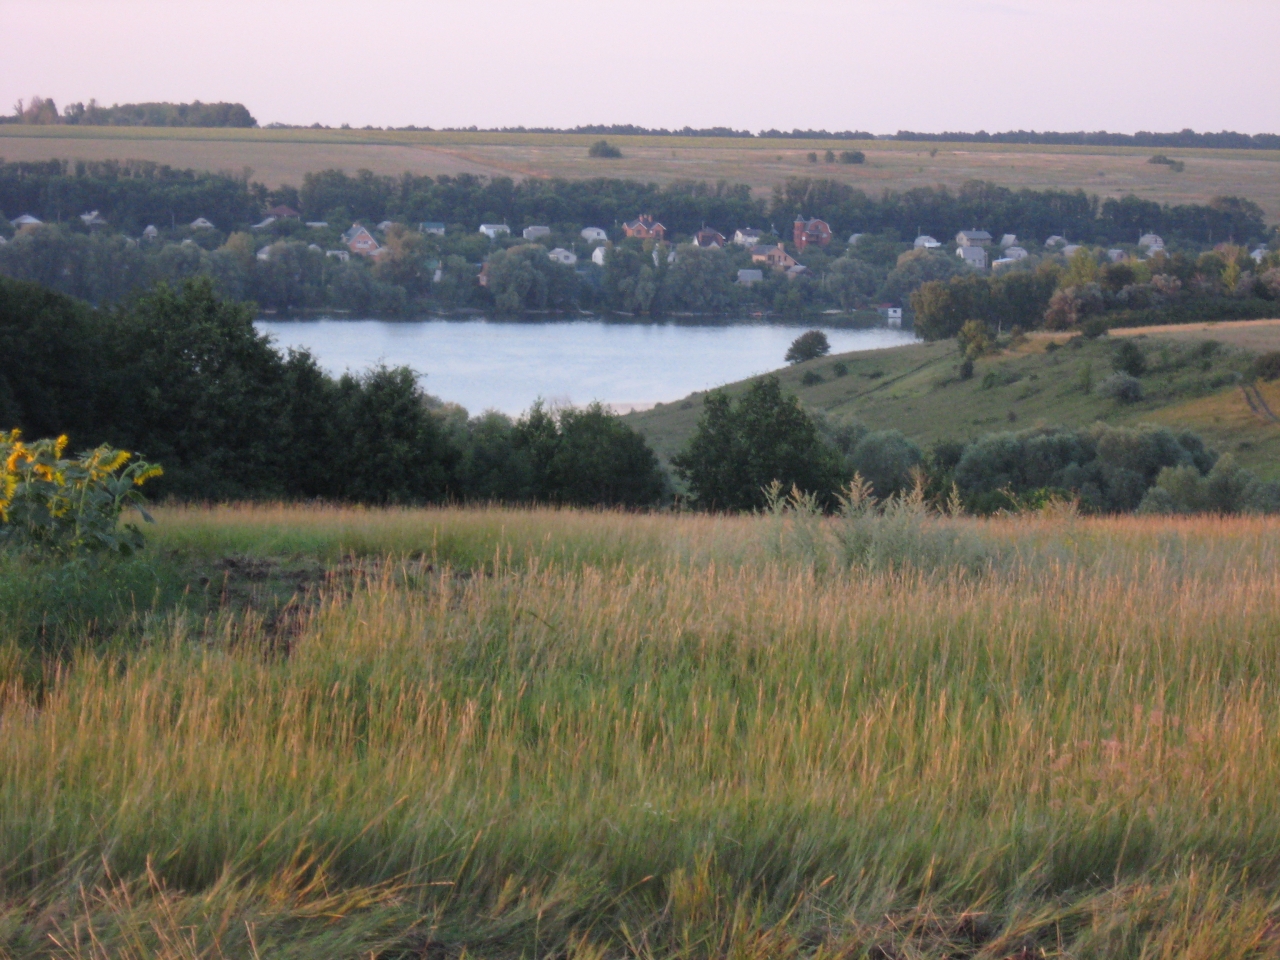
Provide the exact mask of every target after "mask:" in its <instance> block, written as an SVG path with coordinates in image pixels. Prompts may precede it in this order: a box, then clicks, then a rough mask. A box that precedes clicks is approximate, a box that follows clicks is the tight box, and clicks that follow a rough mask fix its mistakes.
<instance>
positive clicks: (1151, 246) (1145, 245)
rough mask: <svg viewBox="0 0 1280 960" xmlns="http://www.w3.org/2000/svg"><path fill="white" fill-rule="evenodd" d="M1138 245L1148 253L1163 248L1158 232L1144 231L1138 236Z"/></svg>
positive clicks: (1162, 241)
mask: <svg viewBox="0 0 1280 960" xmlns="http://www.w3.org/2000/svg"><path fill="white" fill-rule="evenodd" d="M1138 246H1139V247H1141V248H1142V249H1143V250H1146V251H1147V252H1148V253H1155V252H1156V251H1157V250H1163V249H1164V240H1163V239H1162V238H1161V236H1160V235H1159V234H1158V233H1144V234H1143V235H1142V236H1141V237H1139V238H1138Z"/></svg>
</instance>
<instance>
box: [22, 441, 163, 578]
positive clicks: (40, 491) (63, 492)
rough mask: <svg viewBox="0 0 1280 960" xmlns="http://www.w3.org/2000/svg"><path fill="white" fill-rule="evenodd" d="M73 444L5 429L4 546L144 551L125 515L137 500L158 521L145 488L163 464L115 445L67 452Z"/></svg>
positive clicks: (52, 551) (54, 551) (58, 552)
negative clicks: (72, 455)
mask: <svg viewBox="0 0 1280 960" xmlns="http://www.w3.org/2000/svg"><path fill="white" fill-rule="evenodd" d="M66 445H67V438H66V437H65V436H63V437H58V438H57V439H56V440H37V441H36V442H35V443H32V444H29V445H28V444H25V443H23V442H22V439H21V434H20V433H19V431H17V430H14V431H12V432H10V433H8V434H5V435H0V546H7V547H12V548H16V549H17V550H20V551H32V552H36V553H43V554H49V555H54V556H62V557H66V556H74V555H77V554H89V553H99V552H106V553H119V554H123V555H128V554H130V553H132V552H133V551H135V550H137V549H138V548H139V547H141V546H142V544H143V538H142V532H141V531H140V530H139V529H138V528H137V526H135V525H133V524H125V525H124V526H123V527H122V526H121V525H120V515H121V513H123V512H124V511H125V509H127V508H130V507H132V508H133V509H136V510H137V511H138V512H139V513H140V514H141V515H142V517H143V519H144V520H146V521H147V522H148V523H150V522H151V517H150V516H149V515H148V514H147V513H146V511H145V510H144V509H143V508H142V504H143V502H144V501H143V498H142V494H141V493H140V492H139V490H138V487H140V486H142V484H144V483H145V482H146V481H147V480H149V479H150V478H152V477H155V476H159V475H160V472H161V471H160V468H159V467H157V466H153V465H152V464H149V463H146V462H144V461H141V460H138V461H136V462H134V463H132V464H131V463H129V460H130V459H132V456H133V455H132V454H131V453H129V452H128V451H125V450H113V449H111V448H110V447H107V446H102V447H98V449H96V450H93V451H90V452H88V453H84V454H81V455H80V457H79V458H77V459H64V458H63V456H62V454H63V451H64V449H65V448H66Z"/></svg>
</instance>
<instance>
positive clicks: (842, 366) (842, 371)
mask: <svg viewBox="0 0 1280 960" xmlns="http://www.w3.org/2000/svg"><path fill="white" fill-rule="evenodd" d="M1277 356H1280V354H1277ZM831 373H832V374H833V375H834V376H837V377H847V376H848V375H849V365H848V364H847V363H845V362H844V361H843V360H837V361H836V362H835V363H833V364H832V365H831Z"/></svg>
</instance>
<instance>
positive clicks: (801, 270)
mask: <svg viewBox="0 0 1280 960" xmlns="http://www.w3.org/2000/svg"><path fill="white" fill-rule="evenodd" d="M783 272H784V273H786V275H787V279H788V280H794V279H795V278H796V277H798V276H801V275H802V274H806V273H808V272H809V268H808V267H806V266H805V265H804V264H802V263H797V264H795V265H794V266H790V267H787V269H786V270H785V271H783Z"/></svg>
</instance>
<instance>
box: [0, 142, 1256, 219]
mask: <svg viewBox="0 0 1280 960" xmlns="http://www.w3.org/2000/svg"><path fill="white" fill-rule="evenodd" d="M596 139H598V138H597V137H593V136H587V135H575V134H564V135H560V134H555V135H553V134H483V133H412V132H395V131H381V130H239V129H226V130H209V129H161V128H140V127H37V126H19V125H5V126H0V157H3V158H4V159H6V160H11V161H13V160H37V159H50V158H69V159H75V160H89V159H92V160H101V159H118V160H126V159H135V158H136V159H143V160H153V161H156V162H160V163H167V164H170V165H173V166H176V167H195V168H200V169H210V170H228V171H233V172H236V173H239V172H241V171H242V170H243V169H244V168H245V167H249V168H251V169H252V170H253V176H254V177H255V178H256V179H258V180H261V181H262V182H264V183H267V184H268V185H269V186H276V185H278V184H280V183H292V184H294V185H298V184H300V183H301V182H302V177H303V175H304V174H305V173H307V172H308V171H314V170H322V169H326V168H329V167H340V168H343V169H346V170H348V171H354V170H356V169H359V168H362V167H363V168H367V169H370V170H373V171H375V172H377V173H383V174H400V173H403V172H404V171H406V170H409V171H412V172H414V173H418V174H428V175H433V176H434V175H439V174H444V173H449V174H454V173H464V172H465V173H478V174H486V175H491V176H513V177H517V178H519V177H568V178H582V177H597V176H608V177H633V178H636V179H640V180H644V181H653V182H658V183H666V182H669V181H672V180H677V179H690V178H691V179H698V180H708V181H715V180H718V179H722V178H723V179H726V180H729V181H731V182H735V183H746V184H749V185H750V186H751V187H752V188H753V189H755V190H756V191H757V192H758V193H760V192H763V193H762V194H761V195H764V196H767V195H768V191H769V190H771V189H772V188H773V186H774V185H776V184H779V183H782V182H783V181H784V180H785V179H786V178H787V177H790V176H822V177H832V178H835V179H838V180H843V181H846V182H849V183H851V184H854V185H855V186H858V187H860V188H862V189H865V190H867V191H868V192H869V193H871V194H873V195H879V194H880V192H881V191H883V190H885V189H894V190H904V189H909V188H911V187H916V186H933V185H935V184H948V185H950V186H953V187H954V186H959V185H960V184H962V183H964V182H965V181H967V180H971V179H975V178H977V179H983V180H990V181H993V182H995V183H999V184H1002V185H1005V186H1009V187H1033V188H1037V189H1046V188H1062V189H1072V190H1073V189H1076V188H1080V189H1083V190H1085V191H1087V192H1089V193H1096V194H1099V195H1101V196H1103V197H1107V196H1120V195H1123V194H1127V193H1135V194H1137V195H1139V196H1142V197H1144V198H1148V199H1153V200H1158V201H1160V202H1164V203H1184V202H1204V201H1206V200H1208V199H1210V198H1211V197H1213V196H1217V195H1220V194H1233V195H1238V196H1244V197H1247V198H1249V199H1251V200H1253V201H1254V202H1256V203H1258V204H1260V205H1261V206H1262V208H1263V209H1264V211H1265V212H1266V214H1267V218H1268V220H1272V221H1274V220H1276V219H1280V151H1258V150H1242V151H1233V150H1206V149H1197V150H1183V151H1174V154H1176V157H1177V158H1178V159H1181V160H1183V161H1184V162H1185V164H1186V169H1185V170H1184V171H1182V172H1180V173H1175V172H1173V171H1172V170H1171V169H1170V168H1169V167H1167V166H1160V165H1154V164H1149V163H1147V162H1146V161H1147V160H1148V159H1149V158H1150V156H1151V154H1152V151H1151V150H1148V149H1141V148H1130V147H1045V146H1038V145H1028V146H1011V145H993V144H947V143H940V144H922V143H900V142H896V141H880V140H878V141H870V142H857V143H845V142H840V143H833V142H831V141H822V140H817V141H803V140H726V139H722V138H693V137H611V138H609V139H610V141H611V142H615V143H617V144H618V145H619V146H620V147H621V148H622V151H623V154H624V156H623V158H622V159H621V160H593V159H590V158H588V157H587V147H588V146H589V144H590V143H591V142H593V141H594V140H596ZM828 148H834V149H836V150H837V152H838V151H839V150H841V149H859V150H862V151H864V152H865V153H866V155H867V162H866V164H865V165H861V166H845V165H842V164H825V163H819V164H818V165H816V166H815V165H813V164H811V163H809V162H808V160H807V155H808V153H809V152H810V151H817V152H818V153H819V154H822V153H823V152H824V151H825V150H827V149H828ZM1166 152H1168V151H1166ZM1171 155H1173V154H1171Z"/></svg>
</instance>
